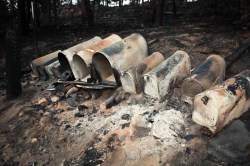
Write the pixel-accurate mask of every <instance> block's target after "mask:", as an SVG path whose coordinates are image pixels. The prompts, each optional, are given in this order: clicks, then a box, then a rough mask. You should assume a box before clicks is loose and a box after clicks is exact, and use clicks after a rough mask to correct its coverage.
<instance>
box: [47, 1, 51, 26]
mask: <svg viewBox="0 0 250 166" xmlns="http://www.w3.org/2000/svg"><path fill="white" fill-rule="evenodd" d="M47 2H48V17H49V22H50V23H51V0H47Z"/></svg>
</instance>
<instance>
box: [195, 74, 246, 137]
mask: <svg viewBox="0 0 250 166" xmlns="http://www.w3.org/2000/svg"><path fill="white" fill-rule="evenodd" d="M249 108H250V70H245V71H243V72H241V73H239V74H238V75H236V76H234V77H232V78H229V79H228V80H226V81H224V82H223V83H222V84H220V85H216V86H214V87H212V88H210V89H208V90H206V91H204V92H202V93H200V94H198V95H196V96H195V98H194V111H193V115H192V118H193V121H194V122H196V123H198V124H200V125H202V126H205V127H207V128H208V129H209V130H210V131H211V132H213V133H216V132H218V131H220V130H221V129H222V128H223V127H224V126H225V125H227V124H228V123H230V122H231V121H232V120H233V119H235V118H238V117H240V116H241V115H242V114H243V113H244V112H246V111H247V110H248V109H249Z"/></svg>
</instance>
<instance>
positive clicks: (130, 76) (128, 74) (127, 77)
mask: <svg viewBox="0 0 250 166" xmlns="http://www.w3.org/2000/svg"><path fill="white" fill-rule="evenodd" d="M163 61H164V56H163V55H162V54H161V53H159V52H154V53H153V54H151V55H150V56H148V57H146V58H145V59H144V60H143V63H140V64H139V65H137V66H135V67H131V68H130V69H129V70H127V71H125V72H124V73H123V74H122V75H121V83H122V87H123V90H124V91H125V92H129V93H134V94H136V93H140V92H141V91H142V75H143V74H145V73H147V72H148V71H150V70H151V69H153V68H154V67H155V66H157V65H158V64H160V63H161V62H163Z"/></svg>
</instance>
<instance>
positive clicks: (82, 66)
mask: <svg viewBox="0 0 250 166" xmlns="http://www.w3.org/2000/svg"><path fill="white" fill-rule="evenodd" d="M120 40H121V37H120V36H118V35H116V34H112V35H110V36H108V37H106V38H105V39H103V40H102V41H100V42H98V43H96V44H95V45H92V46H90V47H88V48H86V49H84V50H82V51H79V52H77V53H76V54H75V55H73V59H72V63H71V69H72V72H73V74H74V77H75V78H76V79H83V78H84V77H86V76H88V74H90V70H89V67H90V65H91V63H92V57H93V54H94V53H96V52H97V51H100V50H101V49H103V48H106V47H108V46H109V45H112V44H114V43H116V42H118V41H120Z"/></svg>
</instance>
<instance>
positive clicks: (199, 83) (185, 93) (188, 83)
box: [181, 55, 226, 104]
mask: <svg viewBox="0 0 250 166" xmlns="http://www.w3.org/2000/svg"><path fill="white" fill-rule="evenodd" d="M225 71H226V62H225V60H224V58H222V57H221V56H219V55H210V56H209V57H208V58H207V59H206V60H205V61H204V62H203V63H202V64H201V65H200V66H199V67H198V68H197V69H195V70H194V71H193V72H192V74H191V75H190V76H189V77H188V78H186V79H185V80H184V81H183V84H182V86H181V89H182V100H183V101H185V102H187V103H189V104H192V103H193V98H194V96H195V95H197V94H199V93H201V92H203V91H205V90H207V89H209V88H210V87H212V86H214V85H216V84H220V83H221V82H222V81H223V80H224V77H225Z"/></svg>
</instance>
